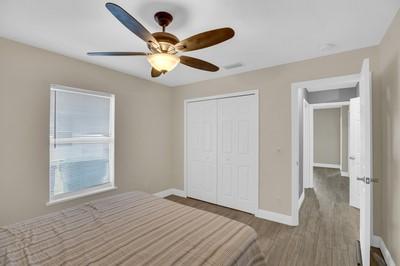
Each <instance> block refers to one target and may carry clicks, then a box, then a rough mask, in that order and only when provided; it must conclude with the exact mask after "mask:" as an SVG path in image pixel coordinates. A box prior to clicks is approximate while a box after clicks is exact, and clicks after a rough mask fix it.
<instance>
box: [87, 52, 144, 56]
mask: <svg viewBox="0 0 400 266" xmlns="http://www.w3.org/2000/svg"><path fill="white" fill-rule="evenodd" d="M87 55H105V56H135V55H147V54H146V53H143V52H89V53H87Z"/></svg>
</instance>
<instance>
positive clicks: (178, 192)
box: [153, 188, 186, 198]
mask: <svg viewBox="0 0 400 266" xmlns="http://www.w3.org/2000/svg"><path fill="white" fill-rule="evenodd" d="M153 195H154V196H157V197H160V198H165V197H168V196H170V195H175V196H178V197H183V198H186V193H185V191H183V190H181V189H176V188H169V189H166V190H163V191H160V192H157V193H154V194H153Z"/></svg>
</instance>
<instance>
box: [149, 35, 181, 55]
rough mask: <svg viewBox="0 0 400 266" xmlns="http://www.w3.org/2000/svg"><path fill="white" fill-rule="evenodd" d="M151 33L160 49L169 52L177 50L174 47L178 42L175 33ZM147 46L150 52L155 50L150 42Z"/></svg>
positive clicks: (173, 52)
mask: <svg viewBox="0 0 400 266" xmlns="http://www.w3.org/2000/svg"><path fill="white" fill-rule="evenodd" d="M152 35H153V37H154V38H155V39H156V40H157V42H158V43H159V44H160V46H161V51H163V52H166V53H170V54H176V53H177V52H178V51H177V50H176V48H175V44H177V43H178V42H179V39H178V38H177V37H176V36H175V35H173V34H171V33H168V32H154V33H153V34H152ZM148 47H149V49H150V50H151V51H152V52H157V51H154V47H152V46H151V44H148Z"/></svg>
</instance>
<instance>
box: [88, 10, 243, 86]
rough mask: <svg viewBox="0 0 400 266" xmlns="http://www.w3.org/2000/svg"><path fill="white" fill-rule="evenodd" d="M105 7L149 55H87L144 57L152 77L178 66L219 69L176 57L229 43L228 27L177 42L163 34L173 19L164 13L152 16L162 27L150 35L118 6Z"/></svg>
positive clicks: (108, 53) (111, 53)
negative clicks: (134, 36) (141, 41)
mask: <svg viewBox="0 0 400 266" xmlns="http://www.w3.org/2000/svg"><path fill="white" fill-rule="evenodd" d="M106 8H107V9H108V10H109V11H110V12H111V14H113V15H114V17H116V18H117V19H118V20H119V21H120V22H121V23H122V24H123V25H124V26H125V27H127V28H128V29H129V30H130V31H131V32H133V33H134V34H136V35H137V36H138V37H139V38H140V39H142V40H144V41H145V42H146V43H147V47H148V48H149V50H150V52H149V53H145V52H90V53H87V54H88V55H100V56H147V60H148V61H149V63H150V65H151V66H152V69H151V76H152V77H153V78H154V77H159V76H160V75H161V74H165V73H167V72H169V71H171V70H173V69H174V68H175V67H176V66H177V65H178V64H179V63H182V64H184V65H187V66H190V67H193V68H196V69H201V70H205V71H211V72H215V71H218V70H219V67H218V66H216V65H213V64H211V63H209V62H206V61H203V60H200V59H197V58H194V57H190V56H185V55H180V56H179V54H180V53H181V52H189V51H194V50H198V49H202V48H206V47H210V46H213V45H216V44H218V43H221V42H224V41H226V40H229V39H230V38H232V37H233V36H234V35H235V32H234V31H233V29H231V28H220V29H215V30H211V31H206V32H202V33H199V34H196V35H194V36H191V37H189V38H187V39H184V40H182V41H180V40H179V39H178V38H177V37H176V36H175V35H173V34H171V33H168V32H166V31H165V28H166V27H167V26H168V25H169V24H170V23H171V22H172V20H173V17H172V15H171V14H169V13H168V12H164V11H161V12H157V13H156V14H155V15H154V19H155V20H156V22H157V23H158V25H160V26H161V27H162V32H154V33H150V32H149V31H148V30H147V29H146V28H145V27H144V26H143V25H142V24H140V22H139V21H137V20H136V19H135V18H134V17H132V16H131V15H130V14H129V13H128V12H126V11H125V10H124V9H123V8H122V7H120V6H119V5H116V4H114V3H106Z"/></svg>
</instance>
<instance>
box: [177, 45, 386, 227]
mask: <svg viewBox="0 0 400 266" xmlns="http://www.w3.org/2000/svg"><path fill="white" fill-rule="evenodd" d="M364 58H370V60H371V69H372V72H373V86H374V89H373V94H374V95H373V97H374V106H373V108H374V110H373V111H374V117H377V115H378V111H379V108H378V107H379V102H376V101H378V99H379V97H378V96H379V95H376V94H377V93H378V92H379V90H378V88H377V87H378V78H377V76H376V72H377V70H378V66H379V64H378V57H377V48H376V47H371V48H365V49H360V50H355V51H351V52H346V53H341V54H337V55H332V56H326V57H320V58H317V59H312V60H307V61H302V62H297V63H291V64H287V65H281V66H276V67H271V68H265V69H261V70H257V71H252V72H247V73H243V74H238V75H234V76H229V77H225V78H219V79H214V80H209V81H203V82H198V83H195V84H191V85H186V86H180V87H177V88H175V89H174V97H173V101H174V103H173V143H174V150H173V178H174V186H175V187H176V188H180V189H183V183H184V181H183V176H184V175H183V101H184V99H189V98H195V97H202V96H208V95H215V94H223V93H229V92H235V91H243V90H252V89H258V90H259V94H260V95H259V98H260V208H262V209H265V210H268V211H274V212H278V213H282V214H287V215H290V211H291V89H290V88H291V83H292V82H298V81H305V80H313V79H320V78H326V77H332V76H338V75H348V74H352V73H359V72H360V69H361V63H362V60H363V59H364ZM377 108H378V109H377ZM377 122H379V121H378V120H375V124H376V123H377ZM378 129H379V126H375V125H374V147H375V146H376V147H375V148H376V150H377V155H378V157H377V159H375V160H374V171H375V172H376V173H377V174H378V173H380V161H379V159H378V158H380V157H379V150H380V148H378V147H379V140H380V137H379V136H380V132H378ZM377 187H379V186H377ZM375 194H376V195H375V196H376V200H377V201H379V199H380V196H379V190H377V191H376V192H375ZM378 206H379V204H378V205H377V206H375V208H376V209H377V210H376V211H375V215H376V219H375V220H376V221H375V226H377V228H379V224H380V221H379V217H380V216H379V208H378ZM377 231H378V230H377Z"/></svg>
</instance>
